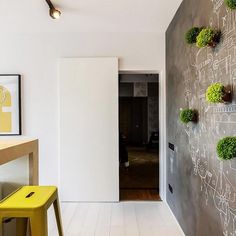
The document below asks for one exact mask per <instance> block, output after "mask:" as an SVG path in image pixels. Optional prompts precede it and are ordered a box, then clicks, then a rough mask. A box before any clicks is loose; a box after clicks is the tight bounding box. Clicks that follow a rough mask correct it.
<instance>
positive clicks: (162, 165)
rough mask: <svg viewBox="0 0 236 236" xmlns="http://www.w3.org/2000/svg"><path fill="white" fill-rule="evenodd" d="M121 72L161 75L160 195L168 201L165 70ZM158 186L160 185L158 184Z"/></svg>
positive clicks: (120, 72) (126, 72)
mask: <svg viewBox="0 0 236 236" xmlns="http://www.w3.org/2000/svg"><path fill="white" fill-rule="evenodd" d="M119 74H121V75H122V74H158V75H159V195H160V198H161V199H162V200H163V201H166V80H165V73H164V71H159V70H119ZM157 187H158V186H157Z"/></svg>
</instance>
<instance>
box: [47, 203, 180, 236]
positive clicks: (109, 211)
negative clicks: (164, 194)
mask: <svg viewBox="0 0 236 236" xmlns="http://www.w3.org/2000/svg"><path fill="white" fill-rule="evenodd" d="M61 208H62V218H63V224H64V231H65V236H183V234H182V233H181V230H180V229H179V227H178V225H177V223H176V221H175V219H174V217H173V216H172V214H171V212H170V211H169V209H168V207H167V206H166V204H165V203H163V202H120V203H63V204H62V206H61ZM53 216H54V215H53V210H52V209H50V210H49V236H57V235H58V234H57V231H56V225H55V219H54V217H53Z"/></svg>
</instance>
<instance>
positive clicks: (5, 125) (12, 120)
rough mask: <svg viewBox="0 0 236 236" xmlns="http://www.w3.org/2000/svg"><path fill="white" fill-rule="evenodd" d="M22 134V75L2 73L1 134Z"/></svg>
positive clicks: (0, 88)
mask: <svg viewBox="0 0 236 236" xmlns="http://www.w3.org/2000/svg"><path fill="white" fill-rule="evenodd" d="M1 135H21V76H20V75H17V74H16V75H15V74H12V75H11V74H7V75H4V74H0V136H1Z"/></svg>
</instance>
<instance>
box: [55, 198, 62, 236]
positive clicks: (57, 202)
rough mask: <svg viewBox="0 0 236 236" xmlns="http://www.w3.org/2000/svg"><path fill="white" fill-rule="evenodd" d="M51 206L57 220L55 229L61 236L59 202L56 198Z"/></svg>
mask: <svg viewBox="0 0 236 236" xmlns="http://www.w3.org/2000/svg"><path fill="white" fill-rule="evenodd" d="M53 207H54V211H55V215H56V220H57V229H58V233H59V236H63V235H64V234H63V227H62V220H61V212H60V204H59V201H58V198H57V199H56V200H55V201H54V202H53Z"/></svg>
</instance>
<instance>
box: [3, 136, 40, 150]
mask: <svg viewBox="0 0 236 236" xmlns="http://www.w3.org/2000/svg"><path fill="white" fill-rule="evenodd" d="M32 141H37V139H35V138H25V137H24V138H22V137H20V138H18V137H17V138H16V137H7V138H6V137H0V150H3V149H6V148H9V147H14V146H16V145H20V144H26V143H30V142H32Z"/></svg>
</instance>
